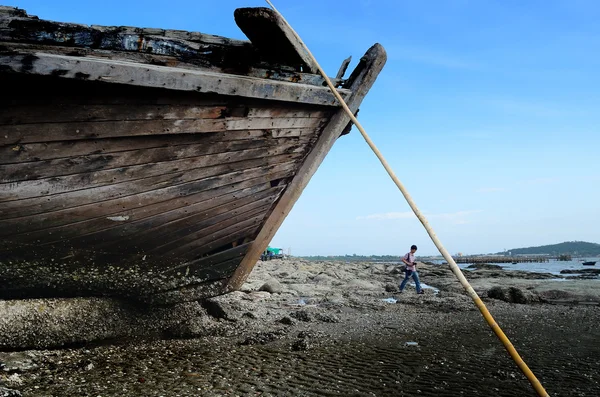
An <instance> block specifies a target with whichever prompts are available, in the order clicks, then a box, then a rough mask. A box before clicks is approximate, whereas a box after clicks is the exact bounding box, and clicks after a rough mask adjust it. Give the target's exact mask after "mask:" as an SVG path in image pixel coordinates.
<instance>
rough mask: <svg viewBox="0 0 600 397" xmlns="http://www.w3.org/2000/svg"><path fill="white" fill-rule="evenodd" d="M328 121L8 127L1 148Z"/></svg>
mask: <svg viewBox="0 0 600 397" xmlns="http://www.w3.org/2000/svg"><path fill="white" fill-rule="evenodd" d="M325 121H326V119H322V118H312V117H290V118H266V117H255V118H246V117H228V118H223V119H183V120H152V121H148V120H143V121H140V120H137V121H104V122H73V123H48V124H46V123H36V124H19V125H5V126H3V127H2V135H1V136H0V144H1V145H17V144H23V143H31V142H52V141H64V140H78V139H102V138H113V137H130V136H145V135H158V134H160V135H170V134H198V133H207V132H222V131H234V130H256V129H263V128H317V127H319V126H320V125H321V124H322V123H324V122H325Z"/></svg>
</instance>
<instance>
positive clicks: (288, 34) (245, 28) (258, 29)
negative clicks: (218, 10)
mask: <svg viewBox="0 0 600 397" xmlns="http://www.w3.org/2000/svg"><path fill="white" fill-rule="evenodd" d="M234 16H235V22H236V23H237V25H238V26H239V28H240V29H241V30H242V32H244V34H245V35H246V36H247V37H248V38H249V39H250V41H251V42H252V44H253V45H254V46H255V47H256V48H258V50H259V51H260V53H261V54H262V55H263V56H264V57H266V58H268V59H269V58H270V59H272V60H273V61H276V60H283V62H284V63H286V64H289V65H298V66H299V67H301V68H302V70H304V71H309V72H311V73H317V70H318V69H317V65H316V64H315V63H314V61H313V60H312V58H311V57H310V56H309V55H308V54H306V52H305V51H304V49H303V47H302V45H301V44H300V42H299V41H298V38H297V37H296V35H295V34H294V33H293V32H292V31H291V29H290V28H289V26H288V25H287V23H285V21H283V20H282V19H281V17H279V15H277V13H275V12H274V11H273V10H271V9H270V8H238V9H237V10H235V12H234ZM299 70H300V69H299Z"/></svg>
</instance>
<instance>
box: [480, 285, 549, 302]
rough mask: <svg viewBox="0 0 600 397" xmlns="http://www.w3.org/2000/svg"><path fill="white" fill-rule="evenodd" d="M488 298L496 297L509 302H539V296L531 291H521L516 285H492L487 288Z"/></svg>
mask: <svg viewBox="0 0 600 397" xmlns="http://www.w3.org/2000/svg"><path fill="white" fill-rule="evenodd" d="M487 295H488V297H489V298H492V299H498V300H501V301H504V302H509V303H521V304H524V303H533V302H540V301H541V299H540V297H539V296H538V295H537V294H536V293H534V292H531V291H523V290H521V289H519V288H516V287H508V288H503V287H493V288H491V289H489V290H488V292H487Z"/></svg>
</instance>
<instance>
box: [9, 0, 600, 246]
mask: <svg viewBox="0 0 600 397" xmlns="http://www.w3.org/2000/svg"><path fill="white" fill-rule="evenodd" d="M2 3H3V4H5V5H13V6H19V7H21V8H24V9H26V10H27V11H28V12H29V13H30V14H34V15H38V16H40V17H41V18H45V19H53V20H59V21H65V22H78V23H84V24H99V25H129V26H144V27H161V28H173V29H184V30H194V31H201V32H204V33H212V34H218V35H223V36H228V37H233V38H240V39H245V37H244V36H243V34H242V33H241V31H240V30H239V29H238V28H237V26H236V25H235V22H234V20H233V11H234V9H235V8H237V7H246V6H265V4H266V3H263V2H260V1H251V0H248V1H226V0H225V1H221V2H212V1H211V2H209V1H189V0H170V1H169V2H164V1H156V0H145V1H136V0H131V1H128V2H124V1H114V0H104V1H102V2H82V1H71V0H54V1H51V2H50V1H46V0H43V1H42V0H24V1H14V0H4V1H3V2H2ZM167 5H168V6H167ZM275 6H276V7H278V9H279V10H280V11H281V12H282V13H283V14H284V16H285V17H286V18H287V19H288V21H289V22H290V23H291V24H292V25H293V26H294V28H295V30H296V31H297V32H298V33H299V34H300V35H301V36H302V38H303V39H304V41H305V42H306V43H307V44H308V46H309V48H310V49H311V51H312V52H313V53H314V54H315V56H316V57H317V59H318V61H319V62H320V63H321V65H322V66H323V68H324V69H325V70H326V71H327V72H328V74H329V75H335V73H336V72H337V69H338V67H339V65H340V63H341V61H342V60H343V59H344V58H346V57H347V56H348V55H352V56H353V59H354V62H353V63H352V64H351V68H352V67H353V66H354V65H355V64H356V62H357V60H358V59H359V58H360V57H361V56H362V55H363V54H364V52H365V51H366V50H367V49H368V47H369V46H370V45H372V44H373V43H375V42H379V43H381V44H382V45H383V46H384V47H385V48H386V50H387V52H388V63H387V65H386V67H385V68H384V70H383V72H382V74H381V75H380V77H379V79H378V81H377V82H376V84H375V86H374V88H373V89H372V90H371V92H370V93H369V95H368V96H367V98H366V99H365V101H364V102H363V105H362V106H361V111H360V117H359V119H360V121H361V123H363V126H364V127H365V129H366V130H367V132H368V133H369V135H370V136H371V138H372V139H373V140H374V141H375V143H376V145H377V146H378V147H379V149H380V150H381V151H382V153H383V154H384V156H385V157H386V158H387V160H388V162H389V163H390V165H391V166H392V168H393V169H394V170H395V172H396V175H397V176H398V177H399V178H400V180H402V182H403V183H404V184H405V186H406V187H407V188H408V190H409V192H410V193H411V195H412V196H413V198H414V199H415V201H416V202H417V204H418V206H419V207H420V209H421V210H422V211H423V212H424V213H425V214H426V216H427V217H428V219H429V222H430V224H431V225H432V226H433V227H434V229H435V230H436V233H437V235H438V237H439V238H440V239H441V241H442V242H443V244H444V245H445V246H446V248H447V249H448V250H449V251H450V252H451V253H453V254H455V253H458V252H462V253H487V252H496V251H500V250H503V249H505V248H518V247H525V246H534V245H543V244H553V243H558V242H562V241H570V240H583V241H590V242H600V209H599V204H598V203H599V202H600V165H599V163H600V111H599V107H600V74H599V73H598V70H599V67H600V53H599V52H598V48H600V25H598V23H597V21H598V20H600V3H598V2H596V1H586V0H568V1H567V0H564V1H562V0H560V1H559V0H555V1H552V0H550V1H536V0H532V1H527V2H523V1H516V0H497V1H486V0H480V1H468V0H446V1H444V0H438V1H387V0H382V1H371V0H346V1H344V2H339V3H338V2H334V1H314V0H306V1H302V2H297V1H290V0H281V1H276V2H275ZM411 244H417V245H418V246H419V252H418V253H419V254H421V255H429V254H436V253H437V251H436V249H435V247H434V246H433V244H432V243H431V242H430V240H429V237H428V236H427V234H426V233H425V231H424V229H423V227H422V226H421V224H420V223H419V222H418V221H417V220H416V217H415V216H414V215H412V213H411V212H410V208H409V207H408V204H406V202H405V201H404V199H403V197H402V195H401V194H400V192H399V191H398V190H397V188H396V186H395V185H394V184H393V182H392V181H391V179H390V178H389V176H388V175H387V174H386V173H385V171H384V169H383V167H382V166H381V165H380V164H379V162H378V160H377V159H376V157H375V156H374V154H373V153H372V152H371V151H370V149H369V148H368V146H367V145H366V143H365V142H364V140H363V139H362V137H361V135H360V133H359V132H358V131H357V130H356V129H353V131H352V133H351V134H350V135H347V136H344V137H342V138H341V139H339V140H338V142H337V143H336V144H335V145H334V148H333V149H332V151H331V152H330V154H329V155H328V156H327V158H326V159H325V161H324V163H323V165H322V166H321V168H319V170H318V171H317V173H316V174H315V176H314V177H313V179H312V180H311V182H310V184H309V186H308V187H307V188H306V190H305V191H304V194H303V195H302V196H301V197H300V199H299V200H298V202H297V204H296V206H295V207H294V209H293V210H292V212H291V213H290V215H289V216H288V218H287V219H286V220H285V222H284V224H283V225H282V227H281V229H280V230H279V232H278V233H277V235H276V236H275V238H274V239H273V241H272V245H273V246H278V247H285V248H286V251H287V248H288V247H289V248H291V251H292V254H295V255H336V254H352V253H356V254H404V253H405V252H406V251H407V249H408V247H410V245H411Z"/></svg>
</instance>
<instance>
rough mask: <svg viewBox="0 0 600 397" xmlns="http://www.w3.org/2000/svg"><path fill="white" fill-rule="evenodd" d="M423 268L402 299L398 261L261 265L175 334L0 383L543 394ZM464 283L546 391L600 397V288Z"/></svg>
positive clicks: (9, 366)
mask: <svg viewBox="0 0 600 397" xmlns="http://www.w3.org/2000/svg"><path fill="white" fill-rule="evenodd" d="M419 267H420V271H421V279H422V281H424V282H425V283H426V284H427V285H428V286H430V288H427V289H426V290H425V294H424V295H417V294H415V291H414V287H413V286H411V285H409V287H408V288H407V289H406V290H405V292H404V293H402V294H398V293H397V291H396V288H397V284H398V282H399V280H400V277H401V274H400V272H399V269H398V266H396V265H393V264H369V263H356V264H354V263H353V264H346V263H332V262H320V263H315V262H306V261H301V260H283V261H279V260H276V261H269V262H265V263H261V264H260V265H259V266H258V267H257V268H256V269H255V271H254V272H253V274H252V275H251V277H250V279H249V281H248V283H246V284H245V285H244V287H243V289H242V291H238V292H235V293H232V294H228V295H225V296H221V297H217V298H213V299H211V300H209V301H208V302H205V303H204V304H203V305H202V306H201V307H199V308H198V307H196V308H194V310H192V311H185V310H182V309H180V311H179V312H177V315H178V316H179V317H186V315H184V314H185V313H188V315H187V318H185V321H184V320H181V321H179V322H178V325H177V326H174V325H173V324H169V329H170V330H171V331H170V333H166V332H162V333H161V334H160V335H159V336H157V334H156V333H154V334H153V335H149V334H147V335H146V336H144V337H140V336H135V335H132V334H128V336H127V337H123V338H116V339H114V338H113V339H111V340H110V343H102V342H95V343H90V342H87V343H79V344H72V345H71V346H70V347H66V348H65V347H63V348H60V349H53V350H21V351H16V352H15V351H12V352H9V351H6V352H2V353H0V361H1V362H2V367H3V368H2V371H0V373H1V375H0V387H4V388H6V389H11V390H14V391H15V393H21V395H23V396H246V395H249V396H323V395H325V396H328V395H329V396H335V395H340V396H414V395H424V396H460V395H471V396H484V395H485V396H490V395H494V396H515V395H535V394H534V392H533V390H532V389H531V387H530V386H529V384H528V382H527V380H526V379H525V378H524V376H523V375H522V374H521V373H520V372H519V370H518V369H517V367H516V366H515V364H514V363H513V362H512V361H511V360H510V358H509V357H508V354H507V353H506V352H505V350H504V348H503V347H502V345H501V344H500V343H499V342H498V340H497V339H496V337H495V336H494V335H493V334H492V332H491V331H490V330H489V327H488V326H487V325H486V324H485V323H484V321H483V319H482V318H481V315H480V314H479V312H478V311H477V310H476V309H475V308H474V305H473V304H472V303H471V301H470V299H469V298H468V297H466V296H465V295H464V294H463V293H462V291H461V290H460V285H459V284H458V282H457V281H455V280H454V279H453V277H452V275H451V273H450V271H449V270H447V268H446V267H442V266H433V265H426V264H420V265H419ZM467 278H469V280H470V281H471V282H472V284H473V286H474V288H475V289H476V290H477V291H478V293H480V295H481V296H482V297H483V299H484V300H485V301H486V304H487V305H488V307H489V309H490V311H491V312H492V314H493V315H494V316H495V318H496V320H497V321H498V323H499V324H500V325H501V326H502V328H503V330H504V331H505V333H506V334H507V335H508V336H509V337H510V338H511V341H512V342H513V344H514V345H515V346H516V347H517V349H518V350H519V352H520V354H521V355H522V356H523V358H524V359H525V361H526V362H527V363H528V365H529V366H530V367H531V369H532V370H533V371H534V373H535V374H536V375H537V376H538V378H539V379H540V381H541V382H542V384H543V385H544V386H545V387H546V388H547V390H548V392H549V393H550V395H552V396H597V395H600V385H599V384H598V379H600V373H599V372H600V330H599V329H598V327H597V324H598V321H599V320H600V308H599V307H598V306H597V302H598V301H599V299H598V298H599V296H598V292H597V291H596V290H597V289H598V288H597V286H598V284H595V283H598V280H561V281H558V280H556V276H553V275H535V274H531V273H523V272H513V271H506V270H498V269H486V268H482V269H478V270H473V271H470V272H467ZM490 296H493V297H494V298H492V297H490ZM394 301H396V302H397V303H391V302H394ZM511 302H520V303H511ZM192 320H194V321H192ZM140 324H145V323H143V322H141V323H140ZM5 350H6V349H5ZM1 395H2V389H1V388H0V396H1ZM15 395H17V394H15Z"/></svg>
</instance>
